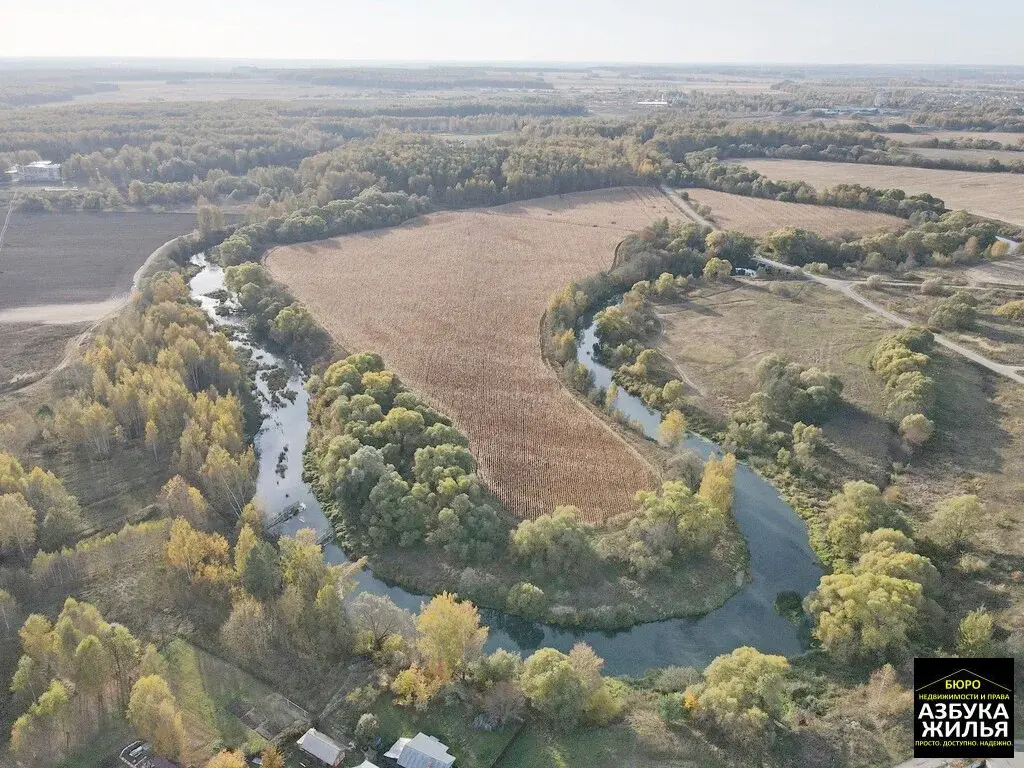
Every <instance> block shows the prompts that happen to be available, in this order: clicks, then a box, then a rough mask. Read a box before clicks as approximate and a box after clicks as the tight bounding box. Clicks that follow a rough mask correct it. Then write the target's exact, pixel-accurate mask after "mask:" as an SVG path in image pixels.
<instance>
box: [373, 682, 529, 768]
mask: <svg viewBox="0 0 1024 768" xmlns="http://www.w3.org/2000/svg"><path fill="white" fill-rule="evenodd" d="M373 713H374V714H375V715H376V716H377V719H378V720H380V736H381V741H382V745H381V746H382V749H383V750H387V749H389V748H390V747H391V745H392V744H394V743H395V741H396V740H397V739H399V738H400V737H402V736H415V735H416V734H417V733H420V732H423V733H425V734H427V735H428V736H435V737H437V738H438V739H440V740H441V741H442V742H443V743H444V744H445V745H446V746H447V747H448V751H449V752H450V753H451V754H453V755H455V763H456V765H458V766H460V768H486V766H491V765H494V762H495V760H497V758H498V756H499V755H501V753H502V751H503V750H504V749H505V747H506V746H508V743H509V742H510V741H511V740H512V738H513V736H515V731H512V730H503V731H495V732H493V733H488V732H487V731H478V730H476V729H474V728H472V727H471V726H470V720H471V717H470V715H469V713H468V712H467V711H466V709H465V708H464V707H463V706H462V705H460V704H453V705H448V706H446V705H443V704H441V703H435V704H432V705H431V706H430V708H429V709H427V711H426V712H417V711H415V710H413V709H407V708H405V707H398V706H395V704H394V703H392V701H391V700H390V699H389V698H387V697H386V696H382V697H381V698H379V699H378V700H377V702H376V704H375V705H374V707H373Z"/></svg>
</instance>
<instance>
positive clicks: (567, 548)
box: [512, 506, 596, 576]
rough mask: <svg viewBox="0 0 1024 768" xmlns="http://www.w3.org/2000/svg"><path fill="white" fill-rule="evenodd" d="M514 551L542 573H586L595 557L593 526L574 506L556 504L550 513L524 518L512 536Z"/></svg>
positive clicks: (553, 574)
mask: <svg viewBox="0 0 1024 768" xmlns="http://www.w3.org/2000/svg"><path fill="white" fill-rule="evenodd" d="M512 545H513V548H514V549H515V552H516V554H517V555H518V556H519V557H520V558H521V559H523V560H525V561H526V562H527V563H529V565H530V567H531V568H532V569H533V570H534V571H536V572H537V573H538V574H540V575H543V576H558V575H570V576H576V575H580V574H582V573H585V572H586V571H588V570H589V569H590V567H591V566H592V565H593V563H594V561H595V557H596V553H595V551H594V546H593V529H592V527H591V526H589V525H587V524H586V523H583V522H582V521H581V520H580V511H579V509H577V508H576V507H570V506H564V507H556V508H555V511H554V512H553V513H551V514H550V515H541V516H540V517H538V518H537V519H536V520H524V521H523V522H521V523H520V524H519V527H518V528H516V530H515V533H514V534H513V536H512Z"/></svg>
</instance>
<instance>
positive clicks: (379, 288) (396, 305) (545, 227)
mask: <svg viewBox="0 0 1024 768" xmlns="http://www.w3.org/2000/svg"><path fill="white" fill-rule="evenodd" d="M665 217H669V218H678V217H679V215H678V212H677V211H676V210H675V209H674V208H673V206H672V205H671V204H670V203H669V201H668V200H666V199H665V197H664V196H663V195H661V194H660V193H659V192H658V191H657V190H652V189H650V188H629V189H617V190H603V191H600V192H590V193H580V194H574V195H565V196H563V197H549V198H542V199H540V200H531V201H528V202H523V203H512V204H509V205H503V206H498V207H496V208H490V209H487V210H485V211H478V210H474V211H462V212H448V213H438V214H433V215H430V216H427V217H425V218H421V219H417V220H414V221H412V222H409V223H407V224H404V225H402V226H399V227H394V228H389V229H386V230H378V231H375V232H369V233H364V234H359V235H350V236H347V237H342V238H335V239H333V240H327V241H322V242H319V243H311V244H303V245H294V246H288V247H284V248H278V249H276V250H275V251H273V253H271V254H270V255H269V256H268V258H267V265H268V267H269V268H270V270H271V272H273V274H274V276H275V277H276V278H277V279H279V280H280V281H281V282H283V283H285V284H286V285H288V287H289V288H290V289H291V290H292V291H293V292H294V293H295V294H296V295H297V296H298V297H299V298H300V299H301V300H302V301H304V302H305V303H306V304H307V305H308V306H309V307H310V309H311V310H312V311H313V312H314V314H315V315H316V316H317V318H318V320H320V322H321V323H322V324H323V325H324V327H325V328H326V329H327V330H328V331H329V332H330V333H331V334H332V335H333V336H334V337H335V338H336V339H338V341H339V342H340V343H341V345H342V346H344V347H345V348H346V349H348V350H350V351H352V352H357V351H361V350H372V351H375V352H379V353H380V354H382V355H383V357H384V360H385V362H386V363H387V365H388V366H389V367H390V368H392V369H393V370H395V371H396V372H397V373H398V374H399V375H400V376H401V377H402V379H403V380H404V381H405V382H406V383H407V384H408V385H409V386H410V387H411V388H412V389H414V390H416V391H417V392H419V393H420V394H422V395H423V396H424V397H425V398H426V399H427V400H428V401H429V402H430V403H431V404H432V405H433V406H434V407H436V408H438V409H439V410H441V411H442V412H444V413H446V414H447V415H449V416H450V417H452V418H453V419H454V421H455V423H456V424H457V425H458V426H459V427H460V429H462V431H463V432H464V433H465V434H466V435H467V436H468V437H469V440H470V443H471V447H472V449H473V453H474V454H475V455H476V456H477V458H478V460H479V463H480V474H481V476H482V477H483V479H484V480H485V481H486V482H487V484H488V486H489V487H490V488H491V489H493V490H494V491H495V493H496V494H497V495H498V497H499V498H500V499H501V500H502V502H503V503H504V504H505V506H506V507H507V508H508V509H509V510H510V511H512V512H513V514H515V515H517V516H519V517H536V516H537V515H539V514H543V513H546V512H550V511H551V510H552V509H553V508H554V507H555V506H556V505H559V504H573V505H575V506H577V507H579V508H580V509H581V510H582V512H583V514H584V515H585V517H586V518H587V519H588V520H590V521H593V522H600V521H602V520H605V519H607V518H608V517H610V516H612V515H616V514H619V513H622V512H626V511H629V510H630V509H631V508H632V506H633V495H634V494H635V493H636V491H638V490H641V489H643V488H651V487H653V485H654V484H655V483H656V478H655V476H654V473H653V472H652V470H651V469H650V467H649V466H648V465H647V463H646V462H644V461H643V460H642V459H641V458H640V457H639V456H638V455H637V454H636V453H634V452H633V450H631V448H630V447H629V446H628V444H627V443H626V442H625V441H624V440H623V439H622V438H621V437H619V436H618V434H617V433H615V432H614V431H613V430H610V429H609V428H608V426H607V425H606V424H605V423H604V422H603V421H601V420H600V419H599V418H598V417H596V416H595V415H594V414H592V413H591V412H590V411H588V410H587V409H585V408H583V407H581V405H580V403H579V402H578V401H577V400H576V398H574V397H573V396H572V395H571V394H570V393H569V392H568V391H566V389H565V387H564V386H563V385H562V383H561V382H560V381H559V380H558V377H557V375H556V374H555V372H554V371H552V370H551V368H550V367H549V366H548V365H547V364H546V363H545V362H544V360H543V358H542V355H541V349H540V339H539V333H538V323H539V321H540V319H541V316H542V315H543V314H544V311H545V309H546V308H547V305H548V301H549V300H550V298H551V296H552V295H553V294H554V293H555V292H556V291H558V290H560V289H561V288H563V287H564V286H565V285H567V284H568V283H569V282H570V281H572V280H575V279H580V278H583V277H587V276H590V275H592V274H594V273H596V272H599V271H600V270H602V269H607V268H608V267H609V265H610V263H611V259H612V255H613V253H614V250H615V246H616V245H617V244H618V243H619V242H620V241H621V240H622V239H623V238H624V237H625V236H626V235H628V234H630V233H631V232H634V231H636V230H639V229H641V228H643V227H644V226H645V225H647V224H649V223H650V222H652V221H654V220H657V219H660V218H665Z"/></svg>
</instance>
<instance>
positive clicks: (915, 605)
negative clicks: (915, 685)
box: [806, 572, 924, 658]
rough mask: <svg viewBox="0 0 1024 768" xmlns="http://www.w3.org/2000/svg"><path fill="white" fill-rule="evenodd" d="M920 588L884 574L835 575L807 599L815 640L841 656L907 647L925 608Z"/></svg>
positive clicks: (912, 583)
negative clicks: (922, 609)
mask: <svg viewBox="0 0 1024 768" xmlns="http://www.w3.org/2000/svg"><path fill="white" fill-rule="evenodd" d="M923 592H924V589H923V587H922V585H921V584H919V583H916V582H913V581H908V580H906V579H898V578H894V577H892V576H886V575H884V574H878V573H871V572H864V573H856V574H853V573H837V574H832V575H828V576H823V577H822V578H821V583H820V584H819V585H818V589H817V590H816V591H814V592H812V593H811V594H810V595H808V597H807V600H806V607H807V612H808V613H809V614H811V616H812V617H813V618H814V622H815V627H814V636H815V637H816V638H817V639H818V640H819V641H820V642H821V644H822V646H823V647H824V648H825V649H826V650H828V651H831V652H834V653H836V654H838V655H840V656H842V657H845V658H854V657H857V656H878V655H882V654H885V653H888V652H900V651H903V650H905V649H906V647H907V643H908V641H909V637H910V635H911V634H912V633H913V632H914V630H915V629H916V627H917V620H918V616H919V614H920V611H921V608H922V606H923V605H924V595H923Z"/></svg>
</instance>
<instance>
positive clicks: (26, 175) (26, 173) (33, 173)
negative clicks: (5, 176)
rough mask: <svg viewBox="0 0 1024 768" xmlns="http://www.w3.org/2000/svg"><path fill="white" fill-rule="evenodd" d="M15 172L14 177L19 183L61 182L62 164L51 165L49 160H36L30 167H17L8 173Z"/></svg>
mask: <svg viewBox="0 0 1024 768" xmlns="http://www.w3.org/2000/svg"><path fill="white" fill-rule="evenodd" d="M11 171H14V172H15V173H13V174H12V175H13V176H14V177H15V178H16V179H17V180H18V181H28V182H42V181H60V180H61V173H60V163H51V162H50V161H49V160H36V161H35V162H34V163H29V164H28V165H16V166H14V167H13V168H12V169H11V170H10V171H8V173H11Z"/></svg>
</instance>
